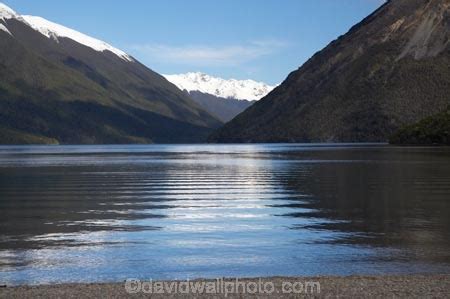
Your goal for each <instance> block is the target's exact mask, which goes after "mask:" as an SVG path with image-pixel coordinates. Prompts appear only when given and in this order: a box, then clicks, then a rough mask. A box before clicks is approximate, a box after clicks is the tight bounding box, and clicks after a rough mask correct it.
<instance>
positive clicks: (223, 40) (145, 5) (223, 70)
mask: <svg viewBox="0 0 450 299" xmlns="http://www.w3.org/2000/svg"><path fill="white" fill-rule="evenodd" d="M0 1H2V0H0ZM3 2H4V3H5V4H6V5H8V6H10V7H11V8H12V9H14V10H16V11H17V12H18V13H21V14H31V15H38V16H41V17H44V18H46V19H49V20H51V21H54V22H57V23H60V24H62V25H65V26H67V27H71V28H73V29H76V30H79V31H81V32H83V33H86V34H88V35H91V36H93V37H96V38H99V39H102V40H104V41H106V42H108V43H110V44H112V45H114V46H116V47H118V48H120V49H122V50H124V51H126V52H128V53H130V54H131V55H133V56H134V57H136V58H137V59H138V60H140V61H141V62H143V63H144V64H146V65H147V66H149V67H150V68H151V69H153V70H155V71H157V72H159V73H164V74H173V73H184V72H188V71H202V72H205V73H208V74H211V75H215V76H220V77H223V78H236V79H247V78H250V79H254V80H258V81H264V82H267V83H270V84H275V83H279V82H281V81H282V80H284V79H285V78H286V76H287V75H288V74H289V73H290V72H291V71H293V70H295V69H297V68H298V67H299V66H300V65H301V64H303V63H304V62H305V61H306V60H307V59H308V58H309V57H311V56H312V55H313V54H314V53H315V52H316V51H318V50H320V49H321V48H323V47H324V46H326V45H327V44H328V43H329V42H331V41H332V40H333V39H335V38H337V37H338V36H339V35H341V34H344V33H345V32H347V31H348V29H349V28H350V27H351V26H352V25H354V24H355V23H357V22H359V21H360V20H361V19H362V18H364V17H365V16H367V15H368V14H370V13H371V12H372V11H373V10H375V9H376V8H377V7H379V6H380V5H381V4H382V3H383V2H384V0H221V1H219V0H150V1H144V0H128V1H113V0H89V1H87V0H77V1H61V0H39V1H30V0H4V1H3Z"/></svg>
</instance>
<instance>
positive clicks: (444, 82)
mask: <svg viewBox="0 0 450 299" xmlns="http://www.w3.org/2000/svg"><path fill="white" fill-rule="evenodd" d="M449 7H450V0H392V1H389V2H387V3H386V4H384V5H383V6H382V7H380V8H379V9H378V10H377V11H375V12H374V13H373V14H372V15H370V16H369V17H367V18H366V19H365V20H363V21H362V22H361V23H360V24H358V25H356V26H354V27H353V28H352V29H351V30H350V31H349V32H348V33H347V34H346V35H344V36H342V37H340V38H339V39H337V40H336V41H333V42H332V43H331V44H330V45H328V46H327V47H326V48H325V49H324V50H322V51H320V52H318V53H317V54H315V55H314V56H313V57H312V58H311V59H310V60H309V61H307V62H306V63H305V64H304V65H303V66H302V67H301V68H299V69H298V70H297V71H295V72H293V73H291V74H290V75H289V76H288V78H287V79H286V80H285V81H284V82H283V83H282V84H281V85H280V86H279V87H277V88H276V89H275V90H274V91H272V92H271V93H270V94H269V95H268V96H266V97H265V98H263V99H262V100H260V101H258V102H257V103H255V104H254V105H253V106H251V107H250V108H248V109H247V110H246V111H244V112H243V113H242V114H240V115H238V116H237V117H236V118H235V119H233V120H232V121H231V122H230V123H228V124H226V125H225V126H224V127H223V128H221V129H219V130H218V131H217V132H215V133H214V134H213V135H212V136H211V137H210V140H211V141H218V142H312V141H315V142H325V141H334V142H346V141H350V142H355V141H387V139H388V136H390V135H391V134H392V133H393V132H394V131H396V130H397V129H398V128H400V127H402V126H404V125H407V124H411V123H414V122H416V121H418V120H420V119H423V118H425V117H427V116H430V115H432V114H435V113H438V112H440V111H442V110H443V109H445V108H446V107H447V106H448V105H449V104H450V96H449V94H450V68H449V65H450V49H449V37H450V34H449V32H450V10H449Z"/></svg>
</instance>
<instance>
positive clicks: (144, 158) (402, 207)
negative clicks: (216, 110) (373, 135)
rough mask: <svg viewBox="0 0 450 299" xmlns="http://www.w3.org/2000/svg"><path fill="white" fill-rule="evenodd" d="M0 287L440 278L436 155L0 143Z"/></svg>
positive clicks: (443, 154) (449, 200) (446, 166)
mask: <svg viewBox="0 0 450 299" xmlns="http://www.w3.org/2000/svg"><path fill="white" fill-rule="evenodd" d="M0 213H1V217H0V284H42V283H57V282H110V281H123V280H125V279H126V278H131V277H132V278H141V279H151V278H152V279H187V278H200V277H202V278H216V277H222V276H227V277H228V276H237V277H260V276H275V275H284V276H296V275H302V276H303V275H349V274H386V273H391V274H394V273H396V274H400V273H402V274H404V273H450V217H449V216H450V149H449V148H445V147H440V148H439V147H436V148H428V147H415V148H412V147H391V146H388V145H377V144H328V145H327V144H320V145H319V144H310V145H305V144H273V145H264V144H261V145H116V146H114V145H111V146H2V147H0Z"/></svg>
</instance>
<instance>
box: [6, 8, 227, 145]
mask: <svg viewBox="0 0 450 299" xmlns="http://www.w3.org/2000/svg"><path fill="white" fill-rule="evenodd" d="M5 7H6V6H5V5H2V6H1V7H0V12H1V18H0V24H1V25H3V26H4V27H5V28H6V29H7V30H8V31H9V33H8V32H6V31H4V30H0V45H1V48H2V49H3V51H2V53H0V78H1V80H0V129H1V130H2V132H3V133H2V139H0V143H14V140H18V141H17V142H18V143H22V142H19V141H20V140H23V138H19V137H20V136H19V135H20V134H23V136H31V135H33V136H37V137H36V138H34V139H33V140H52V143H54V142H53V140H57V142H59V143H64V144H67V143H135V142H138V143H152V142H159V143H160V142H164V143H173V142H203V141H205V139H206V136H207V135H208V134H209V132H211V130H212V129H213V128H217V127H218V126H219V125H220V124H221V122H220V121H219V120H218V119H217V118H215V117H214V116H212V115H210V114H209V113H208V112H206V111H205V110H204V109H202V108H201V107H200V106H199V105H198V104H196V103H195V102H194V101H193V100H192V99H190V98H189V97H188V96H186V95H185V94H184V93H183V92H182V91H181V90H179V89H178V88H177V87H176V86H175V85H173V84H172V83H170V82H169V81H167V80H166V79H165V78H164V77H162V76H161V75H159V74H157V73H155V72H153V71H152V70H150V69H149V68H147V67H146V66H144V65H143V64H141V63H139V61H137V60H135V59H132V60H131V59H124V57H121V56H120V55H117V53H114V52H112V51H110V49H108V47H107V46H109V44H107V43H104V45H107V46H106V49H104V50H102V49H100V50H101V51H99V49H97V50H96V49H94V48H92V45H90V46H88V45H84V44H82V43H79V42H77V41H76V40H74V39H71V38H70V37H65V36H61V35H58V36H57V37H56V39H55V36H53V35H50V36H47V35H45V34H43V33H42V32H40V31H39V30H36V28H33V27H32V26H31V25H30V24H28V23H27V22H26V21H25V19H24V18H23V17H21V16H20V15H19V14H17V13H15V12H14V11H13V10H12V9H9V8H8V9H5ZM11 11H12V12H13V13H12V12H11ZM94 40H95V41H98V40H96V39H94ZM99 42H101V41H99ZM111 47H112V46H111ZM119 54H120V53H119ZM25 112H26V113H25ZM8 132H9V133H11V134H12V135H11V136H10V138H8V136H6V134H7V133H8ZM13 137H14V138H13Z"/></svg>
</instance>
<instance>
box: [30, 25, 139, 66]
mask: <svg viewBox="0 0 450 299" xmlns="http://www.w3.org/2000/svg"><path fill="white" fill-rule="evenodd" d="M22 17H23V18H24V19H25V21H26V22H27V23H28V24H29V25H30V26H31V27H32V28H33V29H34V30H36V31H39V32H40V33H41V34H43V35H45V36H46V37H48V38H52V39H54V40H55V41H58V37H66V38H70V39H72V40H74V41H76V42H78V43H80V44H83V45H85V46H87V47H89V48H92V49H94V50H95V51H99V52H103V51H110V52H113V53H114V54H116V55H117V56H119V57H120V58H122V59H124V60H127V61H133V58H131V56H129V55H128V54H127V53H125V52H123V51H122V50H119V49H117V48H114V47H113V46H111V45H110V44H107V43H105V42H103V41H101V40H98V39H96V38H93V37H90V36H88V35H86V34H83V33H81V32H78V31H76V30H73V29H70V28H67V27H64V26H62V25H59V24H56V23H53V22H50V21H48V20H46V19H44V18H41V17H36V16H22Z"/></svg>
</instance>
